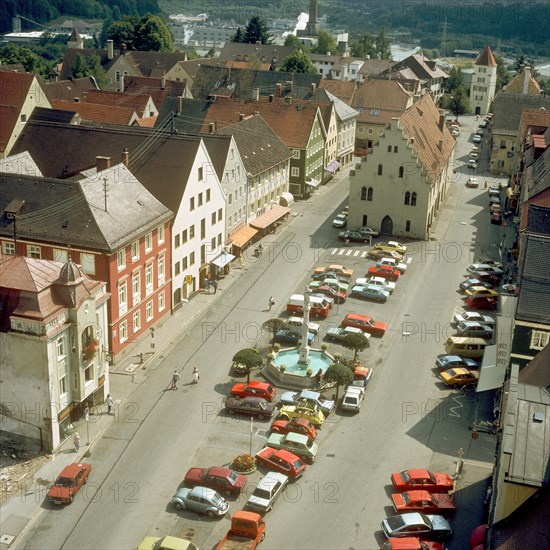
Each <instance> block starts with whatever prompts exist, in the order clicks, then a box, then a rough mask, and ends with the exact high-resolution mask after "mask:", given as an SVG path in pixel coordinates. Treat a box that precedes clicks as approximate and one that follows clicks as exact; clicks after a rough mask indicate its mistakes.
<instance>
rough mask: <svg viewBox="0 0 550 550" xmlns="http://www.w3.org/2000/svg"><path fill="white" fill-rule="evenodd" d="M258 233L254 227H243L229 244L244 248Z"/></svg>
mask: <svg viewBox="0 0 550 550" xmlns="http://www.w3.org/2000/svg"><path fill="white" fill-rule="evenodd" d="M257 233H258V232H257V231H256V230H255V229H253V228H252V227H250V226H248V225H245V226H244V227H241V228H240V229H239V230H238V231H237V232H236V233H235V234H234V235H233V236H232V237H231V238H230V239H229V242H230V243H231V244H232V245H233V246H236V247H238V248H242V247H243V246H244V245H245V244H246V243H247V242H248V241H249V240H250V239H252V237H254V235H256V234H257Z"/></svg>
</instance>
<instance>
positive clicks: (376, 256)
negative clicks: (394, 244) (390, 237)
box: [367, 248, 403, 262]
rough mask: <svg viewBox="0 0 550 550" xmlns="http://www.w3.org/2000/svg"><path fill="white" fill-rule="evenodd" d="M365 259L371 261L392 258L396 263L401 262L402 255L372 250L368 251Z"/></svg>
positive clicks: (378, 249)
mask: <svg viewBox="0 0 550 550" xmlns="http://www.w3.org/2000/svg"><path fill="white" fill-rule="evenodd" d="M367 257H369V258H370V259H371V260H381V259H382V258H393V259H394V260H397V261H398V262H400V261H401V260H403V255H402V254H399V252H395V251H392V250H383V249H382V248H373V249H371V250H369V252H368V254H367Z"/></svg>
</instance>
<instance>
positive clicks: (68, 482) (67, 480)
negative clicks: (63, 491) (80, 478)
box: [55, 477, 74, 487]
mask: <svg viewBox="0 0 550 550" xmlns="http://www.w3.org/2000/svg"><path fill="white" fill-rule="evenodd" d="M55 484H56V485H61V487H72V486H73V485H74V479H73V478H71V477H58V478H57V481H56V482H55Z"/></svg>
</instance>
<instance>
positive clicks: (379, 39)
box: [374, 29, 391, 59]
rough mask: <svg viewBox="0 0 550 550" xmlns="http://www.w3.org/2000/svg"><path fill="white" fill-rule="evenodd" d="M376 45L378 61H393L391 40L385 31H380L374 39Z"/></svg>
mask: <svg viewBox="0 0 550 550" xmlns="http://www.w3.org/2000/svg"><path fill="white" fill-rule="evenodd" d="M374 44H375V47H376V58H377V59H391V49H390V40H389V38H388V37H387V36H386V33H385V32H384V29H380V31H378V34H377V36H376V38H375V39H374Z"/></svg>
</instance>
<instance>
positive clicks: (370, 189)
mask: <svg viewBox="0 0 550 550" xmlns="http://www.w3.org/2000/svg"><path fill="white" fill-rule="evenodd" d="M372 193H373V188H372V187H369V189H368V191H367V200H368V201H371V200H372Z"/></svg>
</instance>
